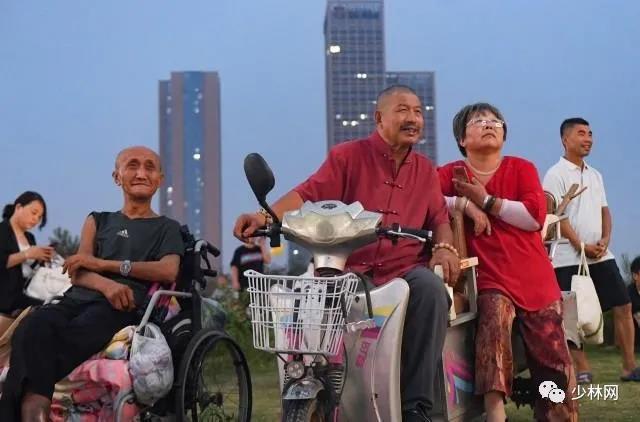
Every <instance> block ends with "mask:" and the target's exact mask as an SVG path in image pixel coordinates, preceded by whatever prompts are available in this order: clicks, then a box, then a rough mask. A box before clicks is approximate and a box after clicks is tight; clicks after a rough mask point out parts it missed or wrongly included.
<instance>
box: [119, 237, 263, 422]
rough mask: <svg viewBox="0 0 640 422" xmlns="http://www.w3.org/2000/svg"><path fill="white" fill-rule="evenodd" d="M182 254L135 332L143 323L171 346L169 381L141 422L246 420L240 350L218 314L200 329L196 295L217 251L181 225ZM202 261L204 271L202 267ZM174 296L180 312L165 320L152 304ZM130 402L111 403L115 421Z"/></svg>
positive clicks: (130, 397) (245, 372) (247, 396)
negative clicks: (172, 281) (175, 276)
mask: <svg viewBox="0 0 640 422" xmlns="http://www.w3.org/2000/svg"><path fill="white" fill-rule="evenodd" d="M181 234H182V238H183V240H184V242H185V255H184V257H183V259H182V262H181V265H180V276H179V281H178V282H177V284H176V288H175V289H174V290H158V291H156V292H154V293H153V295H152V296H151V298H150V300H149V301H148V305H147V306H146V309H145V312H144V315H143V316H142V320H141V322H140V324H139V325H138V327H136V331H138V332H140V331H142V329H143V328H144V326H145V325H146V324H148V323H149V322H154V323H156V324H157V325H158V326H159V327H160V328H161V330H162V332H163V334H164V336H165V338H166V340H167V343H168V344H169V346H170V348H171V353H172V358H173V367H174V383H173V387H172V389H171V391H170V392H169V394H168V395H167V396H165V397H164V398H162V399H160V400H159V401H158V402H156V403H155V404H154V405H153V407H151V408H147V409H142V411H141V413H140V415H139V419H140V420H141V421H155V420H171V421H176V422H181V421H193V422H198V421H213V422H227V421H240V422H244V421H249V420H250V419H251V401H252V391H251V377H250V373H249V366H248V364H247V361H246V359H245V356H244V353H243V352H242V350H241V349H240V346H239V345H238V344H237V343H236V342H235V341H234V340H233V338H231V337H230V336H229V335H228V334H227V333H226V332H225V331H224V321H223V320H224V315H222V316H221V318H218V319H217V321H216V323H215V324H213V326H211V324H207V325H208V326H207V327H203V321H202V317H201V316H202V306H203V298H202V296H201V292H202V291H204V289H205V287H206V278H205V277H215V276H216V275H217V272H216V271H215V270H214V269H212V267H211V264H210V262H209V259H208V255H209V254H211V255H213V256H218V255H219V254H220V252H219V251H218V250H217V249H216V248H215V247H214V246H212V245H210V244H209V243H207V242H206V241H204V240H195V238H194V237H193V235H192V234H191V233H190V232H189V230H188V228H187V226H183V227H182V229H181ZM203 263H204V264H205V268H203V267H202V265H203ZM170 296H173V297H176V298H177V300H178V303H179V304H180V309H181V310H180V312H179V313H178V314H177V315H175V316H174V317H172V318H170V319H168V320H165V317H166V312H165V311H162V310H159V309H158V307H157V306H156V305H157V303H158V302H159V301H160V300H161V298H163V297H165V298H167V297H170ZM134 402H135V394H134V393H133V392H129V393H128V394H126V395H123V396H122V399H121V400H119V402H118V403H114V408H115V410H116V412H115V414H116V421H123V422H124V419H122V418H121V416H120V415H121V410H122V407H123V406H125V405H126V404H127V403H134Z"/></svg>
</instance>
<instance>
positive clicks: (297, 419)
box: [282, 398, 326, 422]
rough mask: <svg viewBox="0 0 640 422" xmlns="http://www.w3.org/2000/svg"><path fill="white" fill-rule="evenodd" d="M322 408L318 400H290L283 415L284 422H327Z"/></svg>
mask: <svg viewBox="0 0 640 422" xmlns="http://www.w3.org/2000/svg"><path fill="white" fill-rule="evenodd" d="M325 420H326V419H325V417H324V413H323V410H322V406H321V405H320V403H319V401H318V399H317V398H315V399H307V400H288V401H287V403H286V405H285V408H284V412H283V414H282V422H325Z"/></svg>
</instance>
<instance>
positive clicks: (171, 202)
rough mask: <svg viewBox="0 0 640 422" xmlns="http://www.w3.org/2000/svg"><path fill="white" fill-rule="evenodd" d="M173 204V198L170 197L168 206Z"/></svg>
mask: <svg viewBox="0 0 640 422" xmlns="http://www.w3.org/2000/svg"><path fill="white" fill-rule="evenodd" d="M172 205H173V200H171V199H169V200H168V201H167V206H169V207H170V206H172Z"/></svg>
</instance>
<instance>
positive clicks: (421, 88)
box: [386, 72, 438, 163]
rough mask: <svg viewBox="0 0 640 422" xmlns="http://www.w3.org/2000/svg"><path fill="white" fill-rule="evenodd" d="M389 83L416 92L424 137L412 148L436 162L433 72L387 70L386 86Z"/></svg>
mask: <svg viewBox="0 0 640 422" xmlns="http://www.w3.org/2000/svg"><path fill="white" fill-rule="evenodd" d="M391 85H406V86H408V87H411V88H412V89H413V90H414V91H415V92H416V94H418V97H419V98H420V102H421V103H422V106H423V109H424V110H423V112H422V115H423V116H424V137H423V139H422V140H421V141H419V142H418V144H417V145H416V146H415V147H414V150H415V151H417V152H420V153H422V154H424V155H426V156H427V157H429V158H430V159H431V161H433V162H434V163H435V162H437V157H438V151H437V149H436V107H435V103H436V98H435V74H434V72H387V77H386V86H391Z"/></svg>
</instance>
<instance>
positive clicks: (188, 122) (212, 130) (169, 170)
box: [158, 71, 222, 263]
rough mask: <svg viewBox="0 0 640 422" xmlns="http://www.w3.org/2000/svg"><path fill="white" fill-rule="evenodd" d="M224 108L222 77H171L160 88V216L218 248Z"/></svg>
mask: <svg viewBox="0 0 640 422" xmlns="http://www.w3.org/2000/svg"><path fill="white" fill-rule="evenodd" d="M220 108H221V103H220V78H219V76H218V73H217V72H201V71H189V72H171V78H170V79H169V80H161V81H160V82H159V83H158V122H159V128H158V133H159V142H158V143H159V151H160V160H161V161H162V168H163V170H164V176H165V179H164V184H163V185H162V186H161V187H160V189H159V190H160V212H161V214H163V215H166V216H167V217H171V218H173V219H175V220H177V221H179V222H180V223H181V224H186V225H187V226H188V227H189V229H190V231H191V232H192V233H193V234H194V236H195V237H196V238H203V239H207V240H208V241H209V242H211V243H212V244H214V245H220V244H221V243H222V230H221V229H222V198H221V191H222V186H221V185H222V171H221V153H220V151H221V142H222V141H221V135H220V123H221V122H220ZM217 262H218V263H220V262H219V260H218V261H217Z"/></svg>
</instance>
